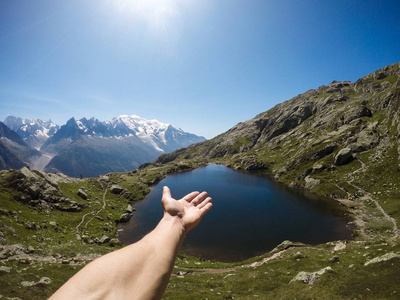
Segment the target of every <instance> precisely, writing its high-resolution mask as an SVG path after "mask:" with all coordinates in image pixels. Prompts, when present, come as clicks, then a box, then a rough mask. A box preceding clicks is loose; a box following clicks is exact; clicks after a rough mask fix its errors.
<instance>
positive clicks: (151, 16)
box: [112, 0, 180, 33]
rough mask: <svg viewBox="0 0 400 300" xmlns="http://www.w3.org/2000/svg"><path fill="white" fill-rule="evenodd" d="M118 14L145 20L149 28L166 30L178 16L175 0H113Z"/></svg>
mask: <svg viewBox="0 0 400 300" xmlns="http://www.w3.org/2000/svg"><path fill="white" fill-rule="evenodd" d="M112 2H113V3H114V6H115V9H116V10H117V12H118V14H120V15H124V16H125V17H128V18H132V19H133V20H134V21H139V20H141V21H142V22H145V24H146V25H147V26H148V28H149V29H151V30H152V31H156V32H158V33H162V32H164V33H165V32H166V31H168V30H170V29H171V27H173V26H174V24H176V22H177V20H179V18H180V13H179V7H178V3H177V0H113V1H112Z"/></svg>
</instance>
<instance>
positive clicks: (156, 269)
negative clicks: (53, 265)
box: [51, 216, 184, 299]
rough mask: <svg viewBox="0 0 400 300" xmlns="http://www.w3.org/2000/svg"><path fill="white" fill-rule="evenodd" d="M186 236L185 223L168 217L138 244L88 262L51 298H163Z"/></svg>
mask: <svg viewBox="0 0 400 300" xmlns="http://www.w3.org/2000/svg"><path fill="white" fill-rule="evenodd" d="M183 237H184V228H183V226H182V224H181V223H180V222H179V221H178V220H177V219H176V218H173V217H168V216H167V217H164V218H163V219H161V221H160V223H159V224H158V225H157V227H156V228H155V229H154V230H153V231H152V232H151V233H149V234H148V235H147V236H145V237H144V238H143V239H142V240H140V241H139V242H137V243H136V244H133V245H130V246H127V247H125V248H123V249H120V250H118V251H115V252H112V253H110V254H107V255H105V256H103V257H101V258H99V259H97V260H95V261H93V262H92V263H91V264H89V265H88V266H86V267H85V268H84V269H82V270H81V271H80V272H79V273H78V274H76V275H75V276H74V277H73V278H71V279H70V280H69V281H68V282H67V283H66V284H65V285H64V286H63V287H62V288H61V289H60V290H59V291H58V292H57V293H56V294H55V295H53V297H52V298H51V299H71V298H72V297H73V298H75V299H100V298H101V299H125V298H126V299H128V298H129V299H161V297H162V295H163V293H164V291H165V288H166V286H167V284H168V280H169V278H170V275H171V272H172V268H173V265H174V261H175V258H176V254H177V252H178V251H179V248H180V245H181V243H182V240H183ZM90 283H92V284H90Z"/></svg>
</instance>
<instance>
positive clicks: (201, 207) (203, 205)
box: [197, 197, 212, 210]
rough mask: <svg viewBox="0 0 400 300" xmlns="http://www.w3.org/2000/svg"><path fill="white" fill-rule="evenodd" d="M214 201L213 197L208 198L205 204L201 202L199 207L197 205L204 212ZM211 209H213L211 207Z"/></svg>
mask: <svg viewBox="0 0 400 300" xmlns="http://www.w3.org/2000/svg"><path fill="white" fill-rule="evenodd" d="M211 201H212V199H211V197H208V198H207V199H206V200H204V201H203V202H201V203H200V204H199V205H197V208H198V209H200V210H202V209H203V208H204V207H206V206H207V205H208V204H211V205H212V203H211ZM210 208H211V207H210Z"/></svg>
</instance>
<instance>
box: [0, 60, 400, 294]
mask: <svg viewBox="0 0 400 300" xmlns="http://www.w3.org/2000/svg"><path fill="white" fill-rule="evenodd" d="M399 76H400V65H399V64H394V65H392V66H388V67H385V68H383V69H381V70H378V71H377V72H374V73H372V74H370V75H367V76H365V77H363V78H361V79H359V80H358V81H356V82H354V83H351V82H333V83H331V84H329V85H326V86H322V87H320V88H318V89H316V90H310V91H307V92H306V93H304V94H302V95H299V96H297V97H295V98H293V99H291V100H289V101H286V102H284V103H282V104H279V105H277V106H276V107H274V108H273V109H271V110H269V111H267V112H264V113H261V114H259V115H258V116H256V117H255V118H254V119H252V120H248V121H245V122H243V123H239V124H238V125H236V126H235V127H234V128H232V129H231V130H229V131H228V132H226V133H224V134H221V135H220V136H218V137H216V138H214V139H212V140H210V141H205V142H203V143H199V144H196V145H192V146H189V147H188V148H185V149H181V150H177V151H175V152H173V153H171V154H164V155H162V156H161V157H159V158H158V159H157V160H156V161H155V162H153V163H151V164H144V165H142V166H141V167H139V168H138V169H137V170H135V171H132V172H126V173H112V174H107V175H105V176H101V177H99V178H86V179H83V180H81V179H69V178H68V177H65V176H62V175H52V174H46V173H44V172H39V171H30V170H28V169H27V168H22V169H20V170H18V171H16V170H11V171H2V172H0V217H1V220H2V223H1V224H0V242H1V246H0V260H1V264H2V266H1V267H0V275H1V276H0V285H1V286H2V291H1V293H2V295H3V296H5V297H10V298H12V297H20V298H22V299H25V298H26V299H43V298H46V297H49V296H50V295H51V293H52V292H53V291H55V290H56V289H57V288H58V287H59V286H61V285H62V284H63V283H64V282H65V280H67V279H68V278H69V277H70V276H71V275H72V274H74V273H75V272H76V271H77V270H78V269H79V268H80V267H81V266H83V265H84V264H86V263H87V262H89V261H90V260H92V259H94V258H95V257H98V255H100V254H103V253H107V252H109V251H112V250H113V249H115V247H119V246H120V245H119V244H118V241H117V240H115V237H116V234H117V227H116V224H118V223H119V222H121V221H126V220H127V219H129V217H130V215H131V214H132V213H134V212H133V211H134V209H133V207H132V206H134V205H135V203H136V202H137V201H140V200H141V199H143V198H144V196H145V195H146V194H147V193H148V192H149V191H150V187H151V186H152V185H154V184H156V183H157V182H159V181H160V180H161V179H163V178H164V177H165V176H166V175H168V174H175V173H179V172H184V171H188V170H191V169H193V168H197V167H200V166H204V165H206V164H208V163H222V164H225V165H228V166H230V167H232V168H234V169H238V170H248V171H253V170H254V171H255V172H261V173H265V174H269V175H271V174H272V175H273V176H274V178H275V179H276V180H277V181H278V182H281V183H282V184H285V185H291V186H292V187H293V188H298V189H302V190H306V191H307V192H311V193H314V194H317V195H321V196H326V197H330V198H331V199H333V200H334V201H339V202H340V203H341V204H343V205H344V207H345V211H346V213H348V214H350V215H351V218H352V223H351V225H352V227H353V228H354V234H353V236H354V240H352V241H336V242H332V243H327V244H323V245H316V246H311V245H304V244H301V243H293V242H288V241H286V242H284V243H282V244H281V245H279V246H277V248H276V249H274V250H273V251H271V252H269V253H266V254H265V255H263V256H261V257H256V258H253V259H251V260H250V261H248V262H244V263H237V264H233V265H227V264H222V263H218V262H213V261H207V260H205V259H203V258H198V259H197V258H190V257H185V256H178V259H177V261H176V267H175V268H174V270H175V271H174V273H175V274H174V276H172V278H171V284H170V285H169V286H168V289H167V293H166V295H165V298H168V299H193V298H196V299H197V298H204V297H207V298H208V299H233V298H234V299H249V298H254V297H258V298H260V299H295V298H299V297H300V298H301V297H303V298H312V299H314V298H318V299H374V298H376V299H397V298H398V293H399V290H398V287H399V284H400V281H399V280H400V279H399V278H400V277H399V276H398V272H399V271H398V270H399V267H400V239H399V231H398V224H400V210H399V203H400V202H399V195H400V170H399V162H400V160H399V152H400V149H399V140H400V139H399V132H400V128H399V123H400V122H399V116H400V114H399V113H400V112H399V105H400V83H399ZM285 221H286V220H282V222H285ZM44 277H46V278H44ZM188 291H190V293H188ZM299 295H301V296H299ZM0 298H1V297H0Z"/></svg>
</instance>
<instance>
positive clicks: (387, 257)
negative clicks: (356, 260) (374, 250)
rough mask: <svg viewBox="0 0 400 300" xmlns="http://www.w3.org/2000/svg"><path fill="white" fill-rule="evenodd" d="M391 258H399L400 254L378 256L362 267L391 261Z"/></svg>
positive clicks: (391, 253)
mask: <svg viewBox="0 0 400 300" xmlns="http://www.w3.org/2000/svg"><path fill="white" fill-rule="evenodd" d="M393 258H400V254H397V253H393V252H390V253H386V254H384V255H382V256H378V257H375V258H373V259H371V260H369V261H367V262H366V263H365V264H364V266H368V265H370V264H376V263H379V262H382V261H387V260H390V259H393Z"/></svg>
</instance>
